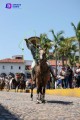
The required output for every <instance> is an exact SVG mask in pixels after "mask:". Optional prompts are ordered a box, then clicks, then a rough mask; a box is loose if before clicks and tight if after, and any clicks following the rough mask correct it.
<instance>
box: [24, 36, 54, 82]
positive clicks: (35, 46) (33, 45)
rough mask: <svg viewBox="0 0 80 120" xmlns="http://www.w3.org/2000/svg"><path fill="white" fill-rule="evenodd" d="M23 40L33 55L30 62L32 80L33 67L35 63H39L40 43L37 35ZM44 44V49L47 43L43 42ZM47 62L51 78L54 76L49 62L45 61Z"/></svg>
mask: <svg viewBox="0 0 80 120" xmlns="http://www.w3.org/2000/svg"><path fill="white" fill-rule="evenodd" d="M25 41H26V45H27V47H28V49H29V50H30V51H31V54H32V56H33V62H32V65H31V68H32V79H33V81H34V79H35V77H34V76H35V70H34V67H35V65H37V64H38V63H39V50H40V49H41V47H42V45H41V44H40V38H39V37H31V38H29V39H25ZM44 46H46V47H45V49H46V48H47V44H46V43H45V44H44ZM46 50H47V49H46ZM47 64H48V66H49V69H50V72H51V74H52V76H53V78H55V75H54V72H53V69H52V66H51V65H50V64H49V62H48V61H47Z"/></svg>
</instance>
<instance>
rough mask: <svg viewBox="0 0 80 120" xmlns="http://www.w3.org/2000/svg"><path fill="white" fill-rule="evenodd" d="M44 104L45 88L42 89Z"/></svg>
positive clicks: (43, 101)
mask: <svg viewBox="0 0 80 120" xmlns="http://www.w3.org/2000/svg"><path fill="white" fill-rule="evenodd" d="M42 103H45V87H42Z"/></svg>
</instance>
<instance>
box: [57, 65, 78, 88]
mask: <svg viewBox="0 0 80 120" xmlns="http://www.w3.org/2000/svg"><path fill="white" fill-rule="evenodd" d="M55 86H56V88H57V87H59V86H60V87H61V88H74V87H78V88H79V87H80V66H79V67H77V69H76V70H75V71H74V72H73V70H72V69H71V67H70V66H67V67H62V69H61V71H60V74H59V75H58V76H57V81H56V85H55Z"/></svg>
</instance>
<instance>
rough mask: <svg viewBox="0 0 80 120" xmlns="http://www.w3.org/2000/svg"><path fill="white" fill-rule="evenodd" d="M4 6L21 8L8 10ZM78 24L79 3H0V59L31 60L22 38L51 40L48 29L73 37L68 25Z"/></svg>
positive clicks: (61, 0) (43, 0)
mask: <svg viewBox="0 0 80 120" xmlns="http://www.w3.org/2000/svg"><path fill="white" fill-rule="evenodd" d="M7 3H11V4H21V7H20V8H19V9H18V8H12V9H7V8H5V6H6V4H7ZM79 21H80V0H0V59H3V58H11V57H12V56H13V55H21V54H24V58H25V59H27V60H32V55H31V53H30V51H29V50H28V49H27V47H26V44H25V42H24V38H29V37H32V36H35V33H36V36H40V34H41V33H47V35H48V37H49V38H50V39H53V37H52V34H51V33H50V32H49V30H50V29H53V30H54V31H55V33H57V32H59V31H60V30H63V31H64V32H65V33H64V37H70V36H74V35H75V33H74V30H73V28H72V26H71V22H73V23H74V24H75V25H77V23H78V22H79ZM21 41H22V43H21V44H20V42H21ZM19 45H20V46H21V47H22V46H23V47H24V52H22V50H21V49H20V48H19Z"/></svg>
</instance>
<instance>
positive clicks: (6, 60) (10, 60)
mask: <svg viewBox="0 0 80 120" xmlns="http://www.w3.org/2000/svg"><path fill="white" fill-rule="evenodd" d="M0 63H24V60H22V59H11V58H6V59H2V60H0Z"/></svg>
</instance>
